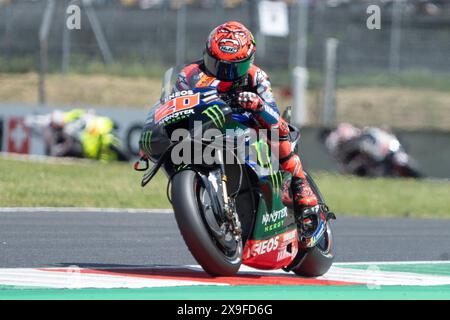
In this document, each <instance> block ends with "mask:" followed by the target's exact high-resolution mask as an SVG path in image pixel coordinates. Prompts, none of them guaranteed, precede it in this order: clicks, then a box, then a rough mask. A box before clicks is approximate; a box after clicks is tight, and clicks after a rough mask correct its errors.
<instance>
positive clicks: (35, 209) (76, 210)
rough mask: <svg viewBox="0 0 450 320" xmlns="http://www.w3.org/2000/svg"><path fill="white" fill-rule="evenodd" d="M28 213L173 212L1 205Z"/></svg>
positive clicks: (164, 212)
mask: <svg viewBox="0 0 450 320" xmlns="http://www.w3.org/2000/svg"><path fill="white" fill-rule="evenodd" d="M2 212H12V213H30V212H52V213H53V212H62V213H79V212H81V213H85V212H101V213H162V214H169V213H173V210H172V209H133V208H80V207H2V208H0V213H2Z"/></svg>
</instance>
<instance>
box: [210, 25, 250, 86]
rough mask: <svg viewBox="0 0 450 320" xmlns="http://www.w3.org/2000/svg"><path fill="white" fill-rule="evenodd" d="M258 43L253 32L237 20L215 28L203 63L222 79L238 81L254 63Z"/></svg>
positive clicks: (212, 73)
mask: <svg viewBox="0 0 450 320" xmlns="http://www.w3.org/2000/svg"><path fill="white" fill-rule="evenodd" d="M255 51H256V43H255V39H254V37H253V35H252V34H251V32H250V31H249V30H248V29H247V28H246V27H245V26H244V25H243V24H242V23H239V22H236V21H229V22H225V23H224V24H221V25H219V26H218V27H216V28H214V30H212V31H211V33H210V34H209V37H208V40H207V41H206V48H205V51H204V52H203V63H204V66H205V68H206V71H208V72H209V73H210V74H211V75H213V76H214V77H216V78H217V79H219V80H221V81H236V80H239V79H240V78H242V77H243V76H245V75H246V74H247V73H248V70H249V69H250V66H251V64H252V63H253V60H254V56H255Z"/></svg>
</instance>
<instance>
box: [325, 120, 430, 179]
mask: <svg viewBox="0 0 450 320" xmlns="http://www.w3.org/2000/svg"><path fill="white" fill-rule="evenodd" d="M319 139H320V140H321V141H322V143H324V144H325V147H326V148H327V150H328V152H329V153H330V154H331V155H332V156H333V157H334V159H335V160H336V162H337V165H338V168H339V170H340V171H341V172H342V173H346V174H354V175H357V176H364V177H405V178H421V177H423V174H422V173H421V172H420V171H419V169H418V164H417V163H416V161H415V160H414V159H413V158H412V157H411V156H410V155H408V154H407V153H406V151H405V149H404V148H403V146H402V145H401V143H400V141H399V140H398V138H397V137H396V136H395V135H394V134H393V133H392V132H390V131H389V130H387V129H381V128H377V127H365V128H363V129H360V128H357V127H355V126H353V125H351V124H348V123H341V124H340V125H339V126H338V127H337V128H336V129H324V130H322V131H321V133H320V137H319Z"/></svg>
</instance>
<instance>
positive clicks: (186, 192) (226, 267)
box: [171, 170, 242, 276]
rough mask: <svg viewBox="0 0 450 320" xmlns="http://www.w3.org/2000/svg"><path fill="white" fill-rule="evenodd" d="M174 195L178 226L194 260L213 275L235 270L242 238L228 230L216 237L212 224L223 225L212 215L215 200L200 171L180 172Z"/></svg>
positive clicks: (239, 261)
mask: <svg viewBox="0 0 450 320" xmlns="http://www.w3.org/2000/svg"><path fill="white" fill-rule="evenodd" d="M171 195H172V205H173V209H174V212H175V218H176V221H177V224H178V228H179V229H180V232H181V235H182V236H183V238H184V241H185V243H186V245H187V246H188V248H189V250H190V251H191V253H192V255H193V256H194V258H195V260H197V262H198V263H199V264H200V265H201V266H202V267H203V269H204V270H205V271H206V272H207V273H209V274H210V275H212V276H231V275H234V274H236V273H237V272H238V270H239V268H240V266H241V263H242V240H236V239H235V237H234V236H233V235H232V234H230V233H227V232H224V234H223V237H220V238H217V236H216V235H217V232H216V233H214V232H212V228H211V227H215V228H214V229H216V230H217V228H219V229H220V228H221V227H222V228H223V226H219V224H218V222H217V221H216V220H214V218H212V217H214V213H213V212H212V211H211V210H212V206H211V205H210V204H211V202H212V201H211V199H210V197H209V195H208V192H207V191H206V189H205V187H204V186H203V184H202V182H201V179H200V177H199V176H198V174H197V173H195V172H194V171H191V170H184V171H181V172H179V173H177V174H176V175H175V176H174V177H173V180H172V192H171ZM212 224H215V226H212ZM213 234H214V235H213Z"/></svg>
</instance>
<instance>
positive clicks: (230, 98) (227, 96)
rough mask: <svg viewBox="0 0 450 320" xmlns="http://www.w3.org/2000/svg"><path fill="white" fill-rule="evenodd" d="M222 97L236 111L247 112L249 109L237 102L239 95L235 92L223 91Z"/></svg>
mask: <svg viewBox="0 0 450 320" xmlns="http://www.w3.org/2000/svg"><path fill="white" fill-rule="evenodd" d="M220 98H221V99H222V100H223V101H224V102H226V103H227V104H228V106H229V107H230V108H231V110H232V111H233V112H234V113H245V112H247V110H245V109H244V108H242V107H241V105H240V104H239V103H238V102H237V99H238V96H237V94H235V93H221V94H220Z"/></svg>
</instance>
